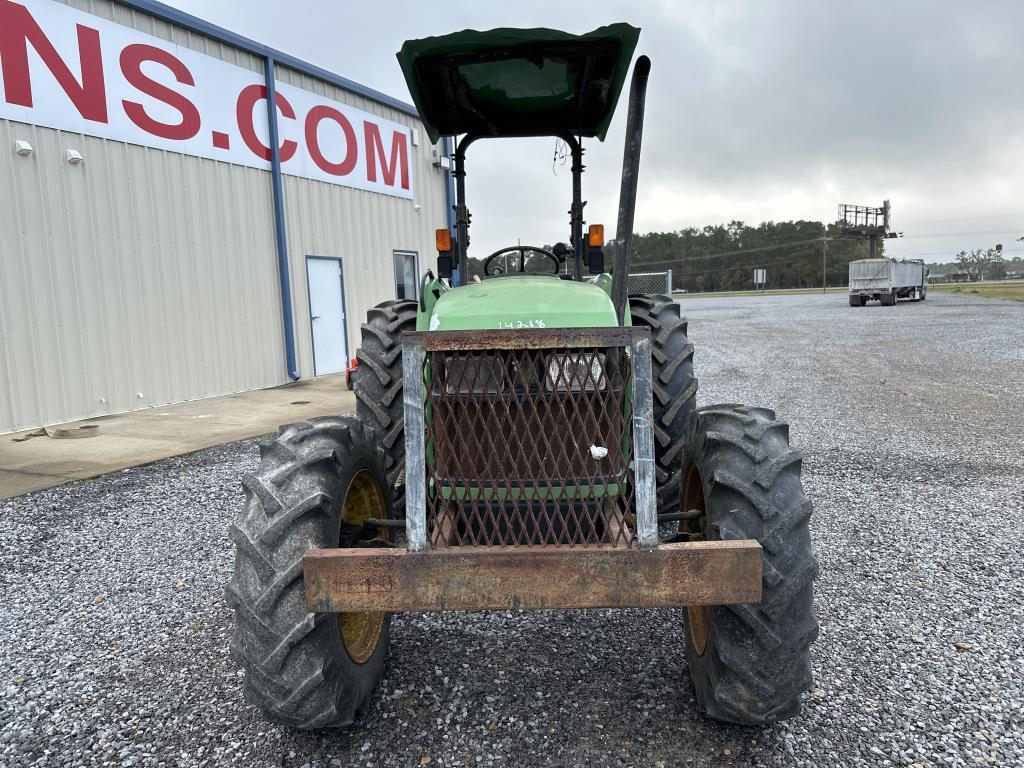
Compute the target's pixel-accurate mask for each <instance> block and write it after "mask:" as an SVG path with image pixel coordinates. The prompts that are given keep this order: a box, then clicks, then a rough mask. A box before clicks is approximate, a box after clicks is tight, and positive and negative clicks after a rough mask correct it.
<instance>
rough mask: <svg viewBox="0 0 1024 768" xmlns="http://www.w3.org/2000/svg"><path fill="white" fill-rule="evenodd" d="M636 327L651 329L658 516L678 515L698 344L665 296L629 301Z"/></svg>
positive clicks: (637, 297) (642, 296)
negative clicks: (695, 350) (689, 334)
mask: <svg viewBox="0 0 1024 768" xmlns="http://www.w3.org/2000/svg"><path fill="white" fill-rule="evenodd" d="M629 312H630V318H631V320H632V323H633V325H635V326H646V327H647V328H650V329H651V369H652V370H651V373H652V378H651V383H652V385H653V390H654V458H655V477H656V494H657V499H658V514H664V513H666V512H677V511H678V510H679V490H680V488H681V484H682V472H683V455H684V446H685V443H686V424H687V420H688V419H689V418H690V414H691V413H693V409H694V407H695V406H696V402H697V379H695V378H694V376H693V344H691V343H690V340H689V338H688V337H687V334H686V330H687V323H686V318H684V317H682V315H681V313H680V310H679V304H678V303H677V302H676V301H675V300H674V299H673V298H672V297H671V296H665V295H662V294H638V295H634V296H630V297H629Z"/></svg>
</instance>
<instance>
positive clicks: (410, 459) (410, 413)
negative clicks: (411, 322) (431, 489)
mask: <svg viewBox="0 0 1024 768" xmlns="http://www.w3.org/2000/svg"><path fill="white" fill-rule="evenodd" d="M402 377H403V386H404V390H403V404H404V406H405V534H406V541H407V544H406V546H407V547H408V548H409V550H410V551H412V552H419V551H421V550H424V549H426V548H427V453H426V444H425V437H424V435H425V429H424V421H423V401H424V399H425V398H424V391H423V345H422V344H421V343H420V341H419V339H416V338H408V337H406V338H403V339H402Z"/></svg>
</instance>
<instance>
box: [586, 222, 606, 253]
mask: <svg viewBox="0 0 1024 768" xmlns="http://www.w3.org/2000/svg"><path fill="white" fill-rule="evenodd" d="M587 243H589V245H590V247H591V248H600V247H601V246H603V245H604V224H591V225H590V228H589V229H588V230H587Z"/></svg>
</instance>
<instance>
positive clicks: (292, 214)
mask: <svg viewBox="0 0 1024 768" xmlns="http://www.w3.org/2000/svg"><path fill="white" fill-rule="evenodd" d="M387 63H388V64H389V65H390V64H391V61H390V60H389V61H388V62H387ZM395 66H397V64H396V65H395ZM277 77H278V80H279V81H281V82H284V83H287V84H288V85H292V86H295V87H297V88H302V89H303V90H307V91H311V92H313V93H316V94H319V95H320V96H324V97H326V98H328V99H334V100H336V101H341V102H344V103H346V104H351V105H352V106H354V107H357V108H359V109H364V110H366V111H367V112H372V113H374V114H377V115H380V116H382V117H384V118H387V119H388V120H393V121H395V122H396V123H401V124H403V125H408V126H412V125H414V124H415V125H417V126H419V123H418V121H415V120H413V119H412V118H411V117H409V115H406V114H403V113H402V112H399V111H398V110H396V109H391V108H389V107H386V106H383V105H380V104H377V103H376V102H373V101H371V100H369V99H367V98H365V97H362V96H358V95H356V94H350V93H347V92H345V91H342V90H340V89H338V88H335V87H334V86H332V85H329V84H327V83H324V82H323V81H321V80H316V79H315V78H312V77H309V76H308V75H305V74H302V73H299V72H294V71H292V70H289V69H286V68H284V67H278V69H277ZM419 135H420V144H419V146H417V147H413V146H410V147H409V151H410V162H411V165H412V173H413V189H414V191H415V200H414V201H409V200H405V199H402V198H398V197H390V196H387V195H378V194H374V193H368V192H363V191H361V190H358V189H352V188H350V187H340V186H338V185H336V184H328V183H326V182H322V181H315V180H313V179H303V178H299V177H296V176H285V177H284V199H285V208H286V212H287V221H288V256H289V259H290V261H291V269H292V275H293V276H294V277H293V280H292V305H293V308H294V312H295V320H296V322H295V345H296V351H297V353H298V359H299V372H300V373H301V374H302V375H303V376H312V375H313V342H312V330H311V325H310V320H309V298H308V295H307V293H306V272H305V270H306V264H305V259H306V256H340V257H341V258H342V260H343V269H344V277H345V308H346V311H347V315H348V322H347V328H348V348H349V351H350V353H351V355H354V354H355V349H356V347H357V346H358V345H359V326H360V325H361V324H362V323H363V322H364V320H365V318H366V311H367V310H368V309H369V308H370V307H372V306H374V305H375V304H377V303H378V302H380V301H383V300H384V299H393V298H395V286H394V280H395V268H394V260H393V258H392V251H394V250H406V251H417V252H419V254H420V264H421V265H422V268H423V269H426V268H427V266H428V265H429V264H430V263H431V262H432V261H433V260H434V259H435V258H436V253H435V251H434V230H435V229H438V228H440V227H444V226H446V225H447V223H448V220H447V211H446V210H445V196H444V194H445V192H444V173H443V171H441V170H440V169H439V168H435V167H433V159H432V155H431V149H432V147H431V145H430V144H429V139H427V136H426V131H425V130H423V129H422V128H420V130H419ZM416 205H419V206H421V208H420V210H419V211H417V210H416Z"/></svg>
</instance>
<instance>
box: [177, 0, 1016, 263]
mask: <svg viewBox="0 0 1024 768" xmlns="http://www.w3.org/2000/svg"><path fill="white" fill-rule="evenodd" d="M171 4H172V5H175V6H177V7H179V8H181V9H183V10H185V11H187V12H190V13H194V14H196V15H199V16H202V17H203V18H206V19H208V20H210V21H212V22H214V23H217V24H220V25H222V26H225V27H227V28H229V29H232V30H234V31H237V32H239V33H241V34H244V35H247V36H249V37H253V38H255V39H257V40H260V41H261V42H265V43H267V44H269V45H272V46H274V47H276V48H279V49H282V50H285V51H287V52H289V53H292V54H295V55H297V56H299V57H301V58H304V59H306V60H308V61H311V62H313V63H315V64H319V65H321V66H324V67H326V68H328V69H330V70H333V71H335V72H338V73H339V74H341V75H344V76H346V77H350V78H352V79H354V80H356V81H358V82H361V83H365V84H366V85H369V86H371V87H374V88H378V89H380V90H382V91H385V92H386V93H390V94H393V95H395V96H398V97H401V98H405V99H408V94H407V91H406V88H405V84H404V82H403V80H402V78H401V74H400V72H399V70H398V66H397V64H396V62H395V59H394V52H395V51H396V50H397V49H398V48H399V47H400V45H401V43H402V41H403V40H405V39H406V38H408V37H422V36H426V35H433V34H444V33H445V32H450V31H453V30H455V29H461V28H464V27H475V28H480V29H486V28H490V27H495V26H552V27H558V28H563V29H567V30H570V31H576V32H583V31H586V30H588V29H591V28H593V27H596V26H599V25H601V24H604V23H607V22H609V21H618V20H625V21H629V22H631V23H633V24H636V25H637V26H640V27H642V28H643V33H642V35H641V38H640V47H639V50H640V51H642V52H644V53H646V54H648V55H649V56H650V57H651V58H652V60H653V63H654V67H653V70H652V78H651V85H650V90H649V94H648V109H647V124H646V129H645V140H644V162H643V168H642V172H641V192H640V208H639V209H638V212H637V222H636V223H637V229H638V230H639V231H647V230H672V229H678V228H681V227H684V226H692V225H703V224H710V223H716V222H720V221H728V220H731V219H741V220H745V221H748V222H758V221H761V220H763V219H774V220H784V219H799V218H806V219H826V220H828V219H832V218H834V217H835V207H836V204H837V203H839V202H856V203H862V204H879V203H881V201H882V199H883V198H885V197H889V198H890V199H891V200H892V204H893V218H894V225H895V226H896V228H898V229H903V230H904V231H905V232H906V233H907V235H908V237H907V238H906V239H904V240H902V241H891V242H890V250H891V252H893V253H897V254H906V255H910V254H922V255H926V256H927V257H928V258H934V259H935V260H939V259H941V258H943V254H952V253H954V252H955V251H956V250H959V249H960V248H965V247H987V246H990V245H991V244H992V243H994V242H996V241H1003V242H1006V243H1007V248H1008V249H1010V248H1016V249H1018V250H1019V251H1020V252H1021V255H1024V245H1022V244H1016V245H1011V244H1012V243H1013V242H1014V240H1015V237H1014V232H1015V233H1016V234H1017V235H1020V234H1024V195H1022V194H1021V192H1022V190H1021V183H1020V179H1021V178H1022V177H1024V77H1022V75H1024V43H1022V40H1024V38H1022V34H1024V4H1022V3H1020V2H1016V1H1014V0H1006V1H1005V2H1000V1H998V0H996V1H993V2H975V3H967V2H952V0H950V1H948V2H924V1H919V2H889V3H865V4H860V5H856V6H851V5H849V4H844V5H841V4H839V3H838V2H822V1H821V0H817V1H811V0H806V1H801V2H781V1H780V2H753V1H752V0H751V1H750V2H711V1H710V0H709V1H708V2H687V3H676V2H669V1H668V0H665V1H664V2H662V3H644V4H640V3H624V2H619V3H617V2H591V3H587V4H585V5H584V6H580V5H579V4H578V3H574V4H565V5H564V6H561V7H559V6H554V5H553V4H551V3H542V2H534V1H532V0H527V1H525V2H517V3H516V4H514V6H511V7H512V8H514V10H509V8H510V6H509V5H504V4H503V5H502V6H496V5H492V4H488V3H477V2H473V3H470V2H461V1H456V2H449V3H446V4H444V5H441V6H438V5H434V4H429V3H405V4H397V3H378V4H376V5H360V6H359V7H353V5H352V4H335V5H331V6H328V5H327V4H325V3H313V2H308V0H307V1H305V2H300V1H298V0H295V1H293V2H292V3H290V4H289V5H288V6H287V9H288V14H287V15H286V16H282V12H281V5H280V3H277V2H271V0H255V1H254V0H221V2H219V3H216V4H209V3H205V2H202V1H201V0H172V3H171ZM581 8H585V12H584V13H581ZM623 121H624V110H620V111H619V112H618V114H617V115H616V119H615V121H614V123H613V128H612V131H611V132H610V134H609V138H608V141H607V142H605V143H604V144H603V145H602V144H598V143H597V142H592V143H591V144H590V145H589V147H588V152H587V157H586V162H587V166H588V175H587V176H586V177H585V182H584V184H585V186H584V192H585V196H586V197H587V198H588V199H589V201H590V202H589V204H588V207H587V215H588V219H589V220H591V221H603V222H605V223H606V225H607V227H608V232H609V233H611V232H612V230H613V228H614V227H613V225H614V221H615V206H616V204H617V195H618V174H619V170H620V165H621V151H622V123H623ZM552 147H553V140H551V141H549V140H531V141H516V142H511V143H504V144H502V143H496V142H482V143H478V144H477V145H475V146H474V147H473V148H472V150H471V153H470V158H469V160H470V171H469V196H470V205H471V208H472V210H473V213H474V240H473V248H474V251H475V252H476V253H477V254H479V253H480V252H482V251H485V250H487V251H489V250H492V249H494V248H497V247H499V246H501V245H504V244H507V243H509V242H515V240H516V238H522V239H523V241H524V242H527V241H533V242H551V241H553V240H555V239H564V238H565V236H566V231H567V229H568V217H567V214H566V211H567V209H568V200H569V177H568V170H567V169H562V171H561V173H560V174H559V175H557V176H556V175H554V174H552V168H551V151H552ZM946 233H969V234H956V235H947V234H946ZM929 234H932V235H934V234H938V235H941V236H938V237H933V238H925V237H924V235H929ZM931 254H935V256H934V257H933V256H932V255H931ZM1011 255H1012V254H1011Z"/></svg>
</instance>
